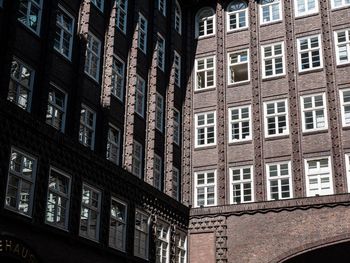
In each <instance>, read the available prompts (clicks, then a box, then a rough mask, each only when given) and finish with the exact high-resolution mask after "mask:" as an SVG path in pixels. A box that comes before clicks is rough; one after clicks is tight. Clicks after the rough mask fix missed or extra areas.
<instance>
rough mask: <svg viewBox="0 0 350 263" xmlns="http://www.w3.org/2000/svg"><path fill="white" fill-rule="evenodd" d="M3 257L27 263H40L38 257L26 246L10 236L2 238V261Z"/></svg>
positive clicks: (0, 253) (0, 239)
mask: <svg viewBox="0 0 350 263" xmlns="http://www.w3.org/2000/svg"><path fill="white" fill-rule="evenodd" d="M2 256H5V257H11V258H14V259H17V260H19V261H20V262H25V263H39V260H38V258H37V256H36V255H35V254H34V252H33V251H32V250H31V249H30V248H29V247H28V246H27V245H26V244H24V243H23V242H21V241H20V240H18V239H16V238H14V237H10V236H0V261H1V257H2Z"/></svg>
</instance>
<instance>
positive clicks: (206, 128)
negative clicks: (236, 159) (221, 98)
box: [195, 111, 216, 147]
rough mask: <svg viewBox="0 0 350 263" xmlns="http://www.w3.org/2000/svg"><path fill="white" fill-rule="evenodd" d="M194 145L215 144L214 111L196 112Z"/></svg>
mask: <svg viewBox="0 0 350 263" xmlns="http://www.w3.org/2000/svg"><path fill="white" fill-rule="evenodd" d="M195 125H196V132H195V136H196V147H200V146H208V145H215V144H216V134H215V133H216V113H215V111H213V112H207V113H198V114H196V115H195Z"/></svg>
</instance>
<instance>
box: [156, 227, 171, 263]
mask: <svg viewBox="0 0 350 263" xmlns="http://www.w3.org/2000/svg"><path fill="white" fill-rule="evenodd" d="M169 244H170V228H169V226H168V225H167V224H165V223H163V222H160V223H158V224H157V239H156V263H168V262H169V258H170V254H169V253H170V250H169Z"/></svg>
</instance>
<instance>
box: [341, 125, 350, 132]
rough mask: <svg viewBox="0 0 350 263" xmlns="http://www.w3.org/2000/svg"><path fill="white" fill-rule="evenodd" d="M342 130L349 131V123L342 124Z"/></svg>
mask: <svg viewBox="0 0 350 263" xmlns="http://www.w3.org/2000/svg"><path fill="white" fill-rule="evenodd" d="M342 130H343V131H349V130H350V125H347V126H343V127H342Z"/></svg>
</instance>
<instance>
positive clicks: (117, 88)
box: [111, 55, 125, 102]
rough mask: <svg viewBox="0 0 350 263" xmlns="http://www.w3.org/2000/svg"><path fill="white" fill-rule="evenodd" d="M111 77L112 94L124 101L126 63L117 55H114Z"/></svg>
mask: <svg viewBox="0 0 350 263" xmlns="http://www.w3.org/2000/svg"><path fill="white" fill-rule="evenodd" d="M118 63H120V64H121V66H122V67H121V68H120V67H119V65H118ZM111 79H112V83H111V86H112V87H111V94H112V95H113V96H115V97H116V98H117V99H119V100H120V101H121V102H123V100H124V86H125V63H124V61H123V60H122V59H120V58H119V57H118V56H117V55H113V61H112V76H111Z"/></svg>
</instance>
